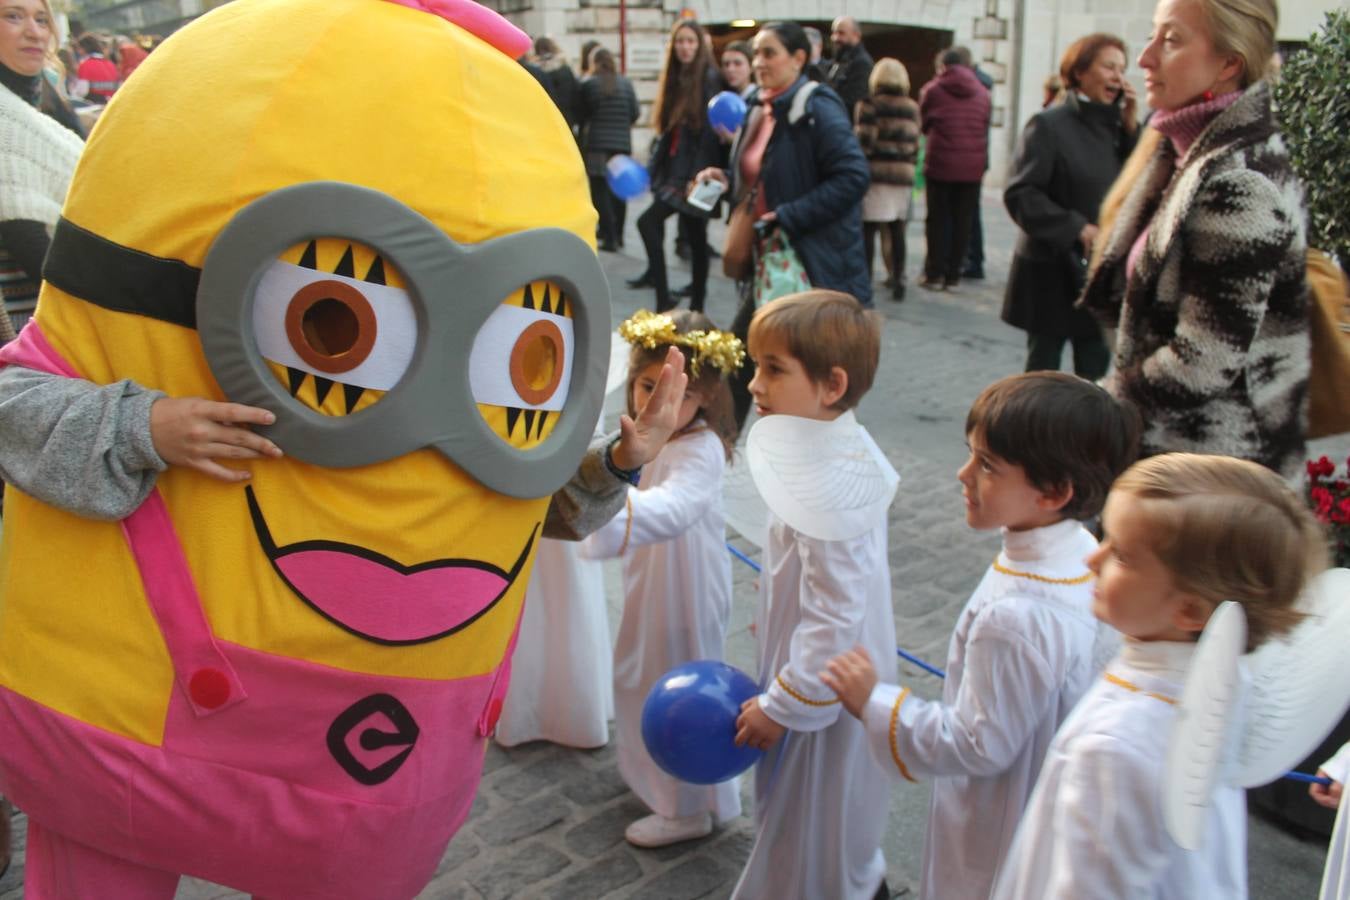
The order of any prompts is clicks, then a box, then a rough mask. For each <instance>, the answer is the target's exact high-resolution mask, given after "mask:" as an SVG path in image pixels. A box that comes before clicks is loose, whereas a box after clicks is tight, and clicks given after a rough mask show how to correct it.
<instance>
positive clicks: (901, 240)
mask: <svg viewBox="0 0 1350 900" xmlns="http://www.w3.org/2000/svg"><path fill="white" fill-rule="evenodd" d="M867 91H868V95H867V96H866V97H864V98H862V99H861V100H859V101H858V104H857V107H856V108H855V109H854V112H853V123H854V131H856V132H857V134H858V141H859V143H861V144H862V149H863V154H864V155H865V156H866V157H867V167H868V169H869V170H871V173H872V184H871V185H870V186H869V187H868V188H867V193H866V194H865V195H863V204H862V217H863V240H864V241H865V242H866V244H867V248H866V250H867V274H868V275H869V276H870V275H871V274H872V251H873V247H875V246H876V235H877V232H880V233H881V258H882V260H883V261H884V262H885V264H886V286H887V287H889V288H890V289H891V297H892V299H895V300H903V299H905V226H906V225H907V224H908V223H909V203H910V199H911V197H913V194H914V165H915V163H916V162H917V160H918V157H919V104H917V103H915V102H914V100H913V99H911V98H910V96H909V72H908V71H907V70H906V69H905V67H904V65H903V64H902V63H901V62H900V61H899V60H897V59H892V58H890V57H885V58H884V59H882V60H880V61H879V62H878V63H877V64H876V65H875V66H873V67H872V74H871V76H870V77H869V78H868V80H867Z"/></svg>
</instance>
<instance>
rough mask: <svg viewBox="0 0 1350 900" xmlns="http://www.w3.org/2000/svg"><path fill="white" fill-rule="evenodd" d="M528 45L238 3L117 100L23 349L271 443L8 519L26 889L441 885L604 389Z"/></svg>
mask: <svg viewBox="0 0 1350 900" xmlns="http://www.w3.org/2000/svg"><path fill="white" fill-rule="evenodd" d="M526 46H528V38H527V37H526V36H525V35H524V34H523V33H521V32H519V31H518V30H516V29H515V28H514V27H513V26H510V25H509V24H508V23H506V22H505V21H504V20H502V19H501V18H500V17H498V16H497V15H496V14H495V13H492V12H490V11H488V10H486V9H485V8H483V7H481V6H478V5H477V4H475V3H473V2H471V0H235V2H233V3H230V4H227V5H224V6H221V7H219V8H217V9H216V10H214V11H212V12H211V13H209V14H207V15H206V16H204V17H202V18H201V19H199V20H197V21H196V22H194V23H193V24H191V25H190V26H188V27H187V28H185V29H184V30H182V31H181V32H179V33H177V34H176V35H174V36H173V37H172V38H171V39H170V40H168V41H167V42H166V43H165V44H164V45H163V46H162V47H160V48H158V49H157V50H156V51H155V53H154V54H152V55H151V57H150V58H148V59H147V61H146V62H145V63H144V64H143V65H142V67H141V68H140V69H139V70H138V71H137V75H136V77H135V78H134V79H131V80H129V81H128V83H127V85H126V86H124V87H123V88H122V89H121V90H120V91H119V92H118V94H117V96H116V97H115V98H114V99H113V101H112V103H111V104H110V105H109V107H108V110H107V112H106V113H105V114H104V116H103V117H102V119H101V121H100V123H99V125H98V127H97V128H96V129H95V132H94V134H93V135H92V137H91V140H90V142H89V144H88V147H87V149H86V153H85V156H84V158H83V160H82V161H81V163H80V167H79V169H78V170H77V172H76V175H75V179H74V181H73V183H72V186H71V191H70V194H69V196H68V199H67V204H66V208H65V210H64V215H63V219H62V221H61V222H60V224H59V225H58V228H57V232H56V235H55V237H54V239H53V244H52V251H51V255H50V257H49V261H48V269H47V276H48V283H47V284H46V285H45V286H44V289H43V294H42V298H41V301H40V303H39V307H38V311H37V314H36V316H35V319H34V323H33V324H32V325H31V326H30V328H29V329H27V330H26V331H25V333H24V335H23V336H22V337H21V338H20V340H19V341H17V342H15V344H12V345H11V346H10V348H7V350H6V356H5V359H6V361H8V362H10V363H14V364H20V365H25V366H28V367H30V368H37V369H43V370H45V371H48V372H53V373H57V374H61V375H66V376H71V377H78V378H83V379H87V380H89V381H92V382H94V383H97V384H110V383H113V382H115V381H118V380H119V379H130V380H132V381H134V382H137V383H139V384H142V385H145V386H148V387H151V388H157V389H160V390H163V391H165V392H166V393H167V394H169V395H170V396H179V397H188V396H202V397H207V398H210V399H215V400H230V401H235V402H239V403H244V404H248V405H251V406H260V407H264V408H266V409H268V410H270V411H271V412H273V413H274V414H275V416H276V422H275V424H274V425H272V426H270V427H269V428H268V429H265V430H264V431H265V432H266V433H267V435H268V437H270V438H271V439H272V440H273V441H275V442H276V443H277V444H278V445H279V446H280V447H281V448H282V449H283V450H284V451H285V454H286V456H285V458H283V459H277V460H270V459H269V460H265V461H259V462H256V463H253V464H250V466H249V468H250V471H251V475H252V477H251V479H250V481H249V482H248V486H247V487H240V486H239V485H237V484H228V483H225V482H222V481H217V480H214V479H210V478H206V477H204V476H202V475H200V474H198V473H196V472H194V471H192V470H189V469H180V468H170V469H169V470H167V471H165V472H164V473H163V474H161V475H160V477H159V479H158V482H157V484H156V487H155V490H154V491H153V492H152V493H151V495H150V497H149V498H148V499H147V500H146V501H145V503H143V504H142V505H141V506H140V507H139V508H138V509H137V510H136V511H135V512H134V513H133V514H132V515H131V516H130V517H128V518H127V519H125V520H123V521H121V522H100V521H94V520H91V519H86V518H81V517H78V516H75V515H72V514H70V513H68V512H65V511H62V510H59V509H56V508H54V507H51V506H49V505H47V504H44V503H42V502H40V501H38V500H36V499H34V498H32V497H30V496H27V495H25V494H23V493H21V492H19V491H14V492H13V493H12V494H11V496H10V497H8V498H6V499H7V502H6V510H5V512H6V521H5V529H4V533H3V546H2V547H0V733H2V734H4V735H5V740H4V741H3V742H0V791H3V793H5V794H6V795H8V796H10V797H12V798H13V799H14V800H15V801H16V803H17V804H18V805H19V806H20V807H21V808H23V809H24V810H25V811H27V812H28V813H29V816H30V821H31V822H32V823H33V827H34V833H35V834H36V835H37V836H38V838H39V843H41V842H43V841H50V840H58V841H60V842H62V844H63V852H67V851H68V852H69V855H67V856H66V857H64V859H65V860H66V861H65V863H64V864H63V867H61V870H60V871H52V872H51V873H49V874H50V877H52V878H53V879H57V880H55V881H53V882H51V884H50V885H49V886H48V887H45V888H44V887H41V886H40V885H39V881H38V880H37V879H36V878H35V875H36V874H37V871H36V869H35V868H30V870H29V871H30V875H29V896H31V897H34V898H38V900H41V898H42V897H43V896H76V895H79V891H80V890H81V885H82V884H86V883H87V882H85V881H82V880H81V879H82V878H86V877H88V876H89V875H90V873H92V872H97V873H98V877H99V878H103V879H104V882H103V883H101V885H100V888H99V892H100V893H101V895H102V896H110V897H115V896H122V895H127V896H132V895H134V896H155V895H157V894H162V893H163V890H164V889H165V885H166V884H167V889H168V891H169V893H168V895H167V896H171V895H172V886H173V884H174V883H175V882H176V880H177V877H178V873H188V874H192V875H195V876H198V877H202V878H206V879H209V880H211V881H216V882H220V883H223V884H228V885H231V886H233V887H236V888H239V889H241V890H245V891H249V892H252V893H254V894H259V895H265V896H273V897H287V898H310V897H315V898H318V897H344V898H348V897H380V898H385V897H389V898H396V897H411V896H413V895H414V894H416V893H417V892H418V891H419V890H420V889H421V888H422V887H423V886H424V885H425V884H426V883H427V881H428V880H429V879H430V877H431V875H432V874H433V872H434V871H435V867H436V864H437V862H438V860H439V858H440V856H441V853H442V852H443V851H444V848H445V846H446V844H447V843H448V841H449V839H450V837H451V836H452V835H453V834H454V832H455V831H456V830H457V829H458V827H459V825H460V824H461V823H462V822H463V820H464V818H465V817H466V816H467V814H468V811H469V807H470V805H471V803H472V800H473V796H474V793H475V791H476V788H477V784H478V779H479V776H480V772H481V762H482V754H483V752H484V750H485V748H486V742H487V737H488V735H490V733H491V731H492V727H493V725H494V724H495V720H496V716H497V714H498V713H499V712H500V709H501V700H502V697H503V696H504V694H505V690H506V682H507V680H508V677H509V659H510V650H511V647H512V646H513V644H514V638H515V632H516V628H517V625H518V623H519V619H520V612H521V604H522V601H523V598H524V590H525V583H526V576H527V575H528V572H529V568H530V565H531V562H532V559H533V551H534V548H535V546H536V545H537V542H538V538H539V534H540V530H541V527H542V522H543V518H544V514H545V511H546V509H547V507H548V503H549V499H550V496H551V494H552V493H553V492H554V491H555V490H557V489H558V488H559V487H561V486H562V485H563V483H564V482H565V481H566V480H567V479H568V478H569V477H570V476H571V475H572V474H573V473H574V472H575V470H576V467H577V465H578V463H579V462H580V459H581V456H582V454H583V453H584V452H585V449H586V446H587V444H588V442H589V439H590V436H591V433H592V429H593V427H594V423H595V421H596V419H597V417H598V415H599V409H600V404H601V402H602V399H603V383H604V376H605V368H606V365H607V354H606V352H605V351H604V349H602V348H605V347H607V345H608V337H607V332H608V330H609V306H608V288H607V286H606V284H605V280H604V276H603V273H602V272H601V271H600V268H599V265H598V262H597V260H596V258H595V254H594V250H593V246H592V245H593V235H594V228H595V213H594V210H593V208H592V206H591V203H590V198H589V191H588V188H587V183H586V179H585V175H584V170H583V167H582V166H581V161H580V157H579V153H578V150H577V146H576V142H575V140H574V139H573V137H572V134H571V132H570V131H569V130H568V127H567V125H566V123H565V122H564V120H563V119H562V117H561V115H560V114H559V113H558V112H557V110H556V108H555V107H554V106H553V104H552V102H551V101H550V100H549V98H548V96H547V95H546V94H545V93H544V92H543V90H542V89H540V87H539V86H538V84H537V83H536V82H535V81H534V79H533V78H532V77H531V76H530V75H529V74H528V73H527V72H525V70H524V69H522V68H521V67H520V66H519V65H518V64H517V63H516V62H515V57H516V56H518V55H519V54H520V53H521V52H523V50H524V49H525V47H526ZM358 63H359V64H358ZM371 66H375V67H379V66H384V67H386V68H385V70H383V71H370V67H371ZM33 846H34V840H33V838H32V837H31V836H30V852H31V850H32V847H33ZM85 850H88V851H89V852H90V853H91V854H92V855H91V857H90V859H91V860H100V861H102V862H97V861H91V862H89V864H88V865H87V866H85V864H84V856H83V855H82V853H83V851H85ZM109 859H112V860H116V861H117V862H118V865H119V866H121V869H120V870H119V872H120V874H119V875H118V876H117V878H118V879H121V880H122V881H123V882H124V883H120V884H112V885H109V884H107V883H106V879H107V869H106V867H105V863H106V861H107V860H109ZM48 868H49V869H50V868H51V867H48ZM44 877H46V876H44ZM60 879H66V880H65V881H61V880H60ZM164 879H169V880H168V881H167V882H166V881H164ZM44 883H45V882H44ZM152 888H153V889H152ZM44 890H46V891H48V893H47V894H43V893H42V891H44ZM119 891H121V892H122V893H119Z"/></svg>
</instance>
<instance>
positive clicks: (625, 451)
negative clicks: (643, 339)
mask: <svg viewBox="0 0 1350 900" xmlns="http://www.w3.org/2000/svg"><path fill="white" fill-rule="evenodd" d="M688 387H689V376H688V375H686V374H685V372H684V354H683V353H681V352H680V350H679V348H678V347H671V348H670V351H669V352H668V353H666V363H665V365H664V366H662V367H661V376H660V377H659V378H657V379H656V386H655V387H654V388H652V395H651V397H649V398H648V400H647V405H646V406H644V407H643V408H642V409H640V410H638V414H637V419H636V420H634V419H631V418H629V417H628V416H626V415H625V416H620V417H619V442H618V443H617V444H615V445H614V448H613V449H612V450H610V458H611V459H613V460H614V465H616V466H618V467H619V468H620V469H637V468H640V467H642V466H645V465H646V464H647V463H649V462H651V461H652V460H654V459H656V454H658V453H660V452H661V448H662V447H664V446H665V445H666V441H668V440H670V436H671V435H672V434H674V433H675V427H676V426H677V425H678V424H679V419H680V404H681V403H683V402H684V392H685V391H686V390H687V389H688Z"/></svg>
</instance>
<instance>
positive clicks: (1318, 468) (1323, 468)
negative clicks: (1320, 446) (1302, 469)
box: [1308, 456, 1336, 478]
mask: <svg viewBox="0 0 1350 900" xmlns="http://www.w3.org/2000/svg"><path fill="white" fill-rule="evenodd" d="M1308 474H1309V475H1311V476H1312V477H1313V478H1318V477H1321V478H1330V477H1331V476H1332V475H1335V474H1336V464H1335V463H1334V462H1332V461H1331V460H1330V459H1328V458H1327V457H1325V456H1323V457H1321V458H1320V459H1318V460H1317V462H1313V461H1312V460H1309V461H1308Z"/></svg>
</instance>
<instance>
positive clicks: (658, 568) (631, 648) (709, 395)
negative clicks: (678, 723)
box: [582, 310, 745, 847]
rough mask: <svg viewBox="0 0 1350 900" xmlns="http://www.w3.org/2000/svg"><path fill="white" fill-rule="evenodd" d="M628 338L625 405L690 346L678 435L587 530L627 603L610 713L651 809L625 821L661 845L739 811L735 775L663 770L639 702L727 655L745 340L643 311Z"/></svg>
mask: <svg viewBox="0 0 1350 900" xmlns="http://www.w3.org/2000/svg"><path fill="white" fill-rule="evenodd" d="M619 334H620V335H621V336H622V337H623V338H624V339H625V340H627V341H628V342H629V343H630V344H632V345H633V350H632V354H631V357H630V360H629V369H628V408H629V409H630V410H633V409H640V408H641V407H642V404H644V403H645V402H646V401H647V396H648V394H649V393H650V392H651V390H652V387H653V385H654V384H655V380H656V376H657V375H659V374H660V371H661V361H662V360H663V359H665V356H666V353H667V351H668V350H669V348H670V347H671V346H678V347H680V348H681V349H683V350H684V353H685V356H686V358H687V360H688V362H687V363H686V368H687V371H688V374H689V387H688V389H687V390H686V392H685V395H684V403H683V405H682V406H681V407H680V411H679V416H678V422H677V425H676V429H677V430H676V432H675V435H674V436H673V437H672V438H671V440H670V442H669V443H668V444H666V446H665V447H664V448H663V449H662V450H661V452H660V454H659V455H658V456H657V457H656V459H655V460H654V461H653V462H652V463H650V464H649V465H648V466H646V467H645V468H644V469H643V471H642V475H641V478H640V480H639V481H638V490H636V491H629V493H628V500H627V506H626V509H624V510H623V511H621V512H620V513H619V514H618V515H617V516H615V517H614V519H613V520H612V521H610V522H609V523H608V524H607V525H605V526H604V527H603V528H601V529H600V530H599V531H597V532H596V533H595V534H593V535H591V537H589V538H587V540H586V542H585V544H584V545H583V549H582V552H583V553H584V554H586V555H589V556H593V557H613V556H622V557H623V558H624V565H623V568H624V607H623V617H622V620H621V622H620V624H619V635H618V640H617V642H616V646H615V649H614V709H615V715H614V725H615V743H616V745H617V748H618V757H619V772H620V773H621V774H622V775H623V778H624V781H626V782H627V783H628V786H629V787H630V788H632V790H633V793H635V794H637V795H638V797H639V798H640V799H641V800H642V802H643V803H645V804H647V806H648V807H649V808H650V809H651V810H652V815H649V816H646V817H645V818H642V819H639V820H638V821H636V822H634V823H632V824H631V825H629V826H628V829H627V831H626V832H625V833H624V835H625V837H627V839H628V841H629V843H632V844H635V845H637V846H639V847H660V846H664V845H666V844H673V843H677V842H679V841H684V840H690V839H692V838H698V837H703V836H704V835H706V834H708V833H709V832H711V831H712V828H713V824H714V822H715V821H726V820H727V819H731V818H734V817H735V816H738V815H740V812H741V804H740V787H739V784H738V782H737V781H735V780H732V781H728V782H725V783H723V784H716V785H693V784H686V783H684V782H681V781H678V780H676V779H675V778H672V777H671V776H670V775H667V774H666V773H665V772H663V771H661V769H660V768H658V767H657V765H656V763H655V762H654V761H653V760H652V758H651V757H650V756H649V755H648V754H647V749H646V747H645V745H644V744H643V742H642V705H643V702H644V700H645V699H646V697H647V692H648V691H649V690H650V689H651V686H652V685H653V684H654V683H655V682H656V680H657V679H658V678H660V677H661V676H662V675H664V674H665V673H666V672H667V671H669V670H670V669H671V668H672V667H673V666H677V665H679V664H681V663H685V662H689V661H690V660H695V659H719V660H720V659H722V657H723V651H724V643H725V638H726V630H727V621H728V619H729V618H730V615H731V561H730V557H729V556H728V555H727V551H726V546H725V543H726V525H725V520H724V517H723V512H722V473H723V470H724V469H725V468H726V465H727V463H728V462H729V461H730V460H731V448H732V445H733V444H734V442H735V439H736V425H735V421H734V419H733V417H732V414H731V392H730V389H729V388H728V387H727V376H728V375H730V374H731V373H732V372H734V371H736V370H737V369H738V368H740V366H741V364H742V362H743V361H744V359H745V351H744V348H743V347H742V345H741V342H740V340H739V339H737V338H736V337H734V336H732V335H731V334H729V333H727V332H724V331H718V330H717V329H715V328H713V326H712V322H710V321H709V320H708V318H707V317H706V316H704V315H703V314H702V313H697V312H687V311H684V310H681V311H678V312H675V313H671V314H662V315H656V314H653V313H650V312H647V311H645V310H643V311H640V312H638V313H637V314H636V315H634V316H633V317H632V318H631V319H629V320H628V321H627V322H624V323H623V325H621V326H620V327H619Z"/></svg>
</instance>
